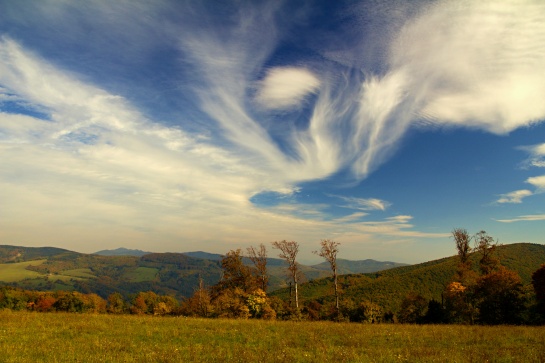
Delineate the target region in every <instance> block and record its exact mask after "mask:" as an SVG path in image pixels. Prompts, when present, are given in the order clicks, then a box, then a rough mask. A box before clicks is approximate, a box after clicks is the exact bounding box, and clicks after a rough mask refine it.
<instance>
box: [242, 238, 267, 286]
mask: <svg viewBox="0 0 545 363" xmlns="http://www.w3.org/2000/svg"><path fill="white" fill-rule="evenodd" d="M246 250H247V251H248V258H249V259H250V260H251V261H252V263H253V264H254V267H255V272H256V275H257V276H256V277H257V280H258V281H259V283H260V284H261V290H263V291H265V292H267V285H268V284H269V275H268V274H267V248H266V247H265V245H264V244H263V243H261V244H260V245H259V249H257V248H255V247H254V246H251V247H248V248H247V249H246Z"/></svg>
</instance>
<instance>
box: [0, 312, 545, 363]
mask: <svg viewBox="0 0 545 363" xmlns="http://www.w3.org/2000/svg"><path fill="white" fill-rule="evenodd" d="M0 327H1V328H0V356H1V357H2V361H3V362H51V361H55V362H99V361H101V362H104V361H112V362H129V361H130V362H133V361H142V362H447V361H448V362H529V363H531V362H543V361H545V328H544V327H520V326H498V327H487V326H458V325H397V324H396V325H394V324H382V325H372V324H349V323H333V322H288V321H283V322H282V321H277V322H274V321H273V322H270V321H262V320H222V319H208V320H207V319H192V318H176V317H153V316H137V315H81V314H68V313H55V314H49V313H42V314H36V313H28V312H12V311H8V310H4V311H0Z"/></svg>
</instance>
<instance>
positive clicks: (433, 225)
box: [0, 0, 545, 263]
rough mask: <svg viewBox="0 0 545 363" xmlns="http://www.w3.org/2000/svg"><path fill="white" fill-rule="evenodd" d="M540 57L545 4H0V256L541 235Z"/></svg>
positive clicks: (444, 242) (414, 249)
mask: <svg viewBox="0 0 545 363" xmlns="http://www.w3.org/2000/svg"><path fill="white" fill-rule="evenodd" d="M544 64H545V3H543V2H542V1H522V2H521V1H517V2H515V1H513V2H510V1H478V2H477V1H411V2H403V1H393V0H392V1H360V2H353V1H338V2H328V1H285V2H281V1H276V0H275V1H241V2H224V1H167V0H164V1H162V0H158V1H133V0H131V1H128V0H127V1H122V0H119V1H115V2H108V1H85V2H75V1H63V0H43V1H31V0H20V1H8V0H0V230H1V232H0V244H13V245H26V246H44V245H50V246H57V247H63V248H68V249H72V250H76V251H81V252H94V251H97V250H101V249H105V248H116V247H120V246H124V247H128V248H138V249H143V250H151V251H157V252H164V251H174V252H184V251H195V250H204V251H208V252H216V253H225V252H227V251H228V250H230V249H235V248H243V249H244V248H245V247H248V246H250V245H257V244H259V243H265V244H268V243H269V242H272V241H275V240H282V239H287V240H295V241H298V242H299V243H300V244H301V256H300V257H301V260H302V261H304V262H309V261H311V260H313V259H314V260H316V259H315V257H313V255H312V254H311V251H313V250H316V249H317V247H318V243H319V241H320V240H321V239H325V238H328V239H334V240H336V241H338V242H340V243H341V252H340V256H339V257H341V258H348V259H366V258H372V259H378V260H393V261H399V262H408V263H416V262H422V261H427V260H431V259H435V258H440V257H444V256H448V255H452V254H454V253H455V250H454V247H453V241H452V239H451V238H450V232H451V231H452V229H454V228H458V227H462V228H466V229H467V230H468V231H469V232H470V233H475V232H478V231H480V230H486V231H487V232H489V234H491V235H492V236H494V237H496V238H497V239H498V240H499V242H500V243H513V242H534V243H544V242H545V241H544V239H543V231H544V227H545V193H544V191H545V122H544V121H545V67H544ZM270 254H271V255H274V252H273V251H271V252H270Z"/></svg>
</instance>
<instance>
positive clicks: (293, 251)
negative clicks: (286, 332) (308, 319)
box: [272, 240, 301, 311]
mask: <svg viewBox="0 0 545 363" xmlns="http://www.w3.org/2000/svg"><path fill="white" fill-rule="evenodd" d="M272 245H273V248H275V249H278V250H280V254H279V255H278V257H280V258H282V259H284V260H285V261H286V262H287V263H288V274H289V276H290V278H291V282H292V283H293V287H294V289H295V308H296V309H297V310H298V311H299V294H298V290H297V282H298V281H299V277H300V275H301V270H300V268H299V264H298V263H297V261H296V260H295V259H296V257H297V253H298V252H299V243H297V242H295V241H290V242H288V241H286V240H283V241H280V242H278V241H275V242H273V243H272Z"/></svg>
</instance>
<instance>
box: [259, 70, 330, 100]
mask: <svg viewBox="0 0 545 363" xmlns="http://www.w3.org/2000/svg"><path fill="white" fill-rule="evenodd" d="M319 87H320V80H319V79H318V77H316V75H314V73H312V72H311V71H310V70H308V69H306V68H295V67H278V68H272V69H270V70H269V71H268V72H267V75H266V76H265V78H264V79H263V80H262V81H261V82H260V84H259V90H258V93H257V96H256V100H257V101H258V102H259V103H260V104H261V105H262V106H264V107H266V108H271V109H287V108H292V107H296V106H299V105H300V104H301V102H302V101H303V100H304V99H305V97H307V96H308V95H309V94H312V93H315V92H316V91H317V90H318V88H319Z"/></svg>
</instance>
